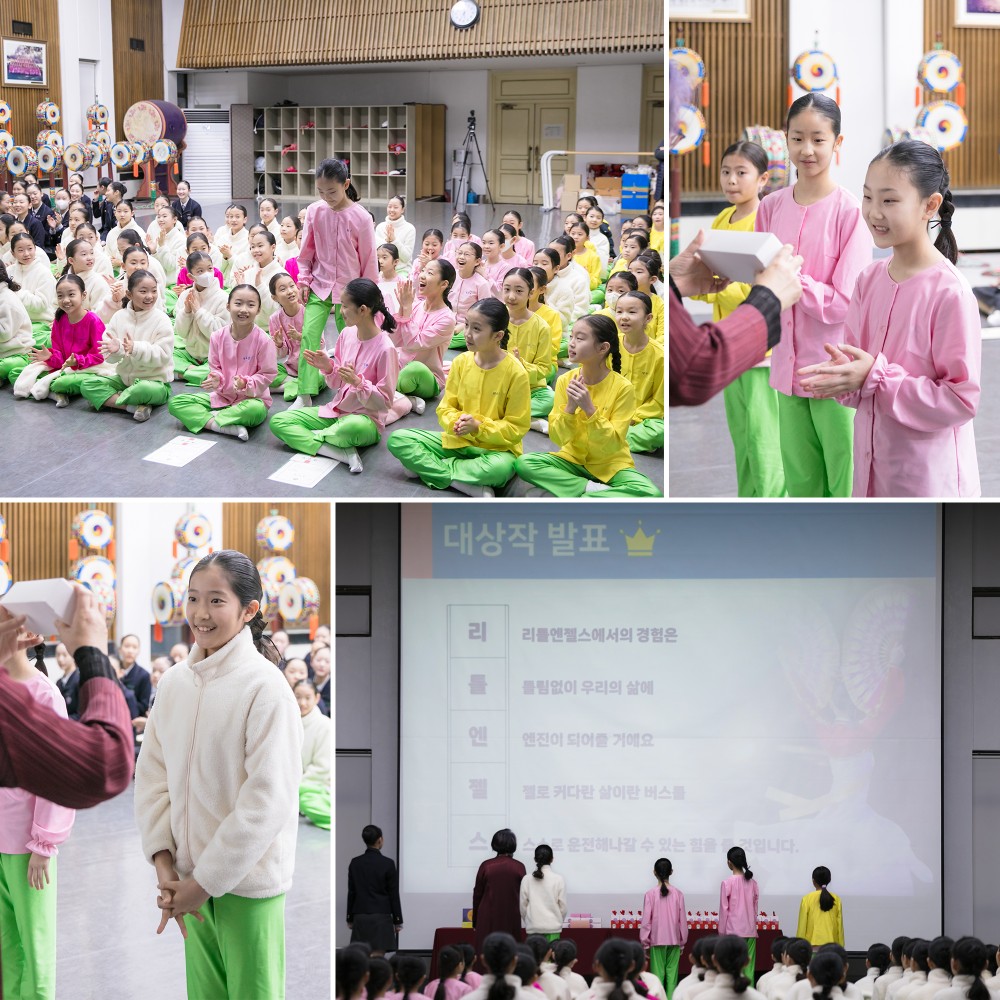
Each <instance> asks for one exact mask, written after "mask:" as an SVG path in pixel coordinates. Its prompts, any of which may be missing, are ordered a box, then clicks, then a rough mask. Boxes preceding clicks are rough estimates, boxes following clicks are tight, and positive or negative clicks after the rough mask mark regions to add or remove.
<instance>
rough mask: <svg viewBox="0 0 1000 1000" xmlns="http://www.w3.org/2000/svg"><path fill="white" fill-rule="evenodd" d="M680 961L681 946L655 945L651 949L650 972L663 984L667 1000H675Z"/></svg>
mask: <svg viewBox="0 0 1000 1000" xmlns="http://www.w3.org/2000/svg"><path fill="white" fill-rule="evenodd" d="M680 960H681V946H680V945H679V944H654V945H653V946H652V947H651V948H650V949H649V971H650V972H652V973H653V975H654V976H656V977H657V978H658V979H659V980H660V982H661V983H663V989H664V990H665V991H666V994H667V1000H673V996H674V990H675V989H676V987H677V969H678V966H679V964H680Z"/></svg>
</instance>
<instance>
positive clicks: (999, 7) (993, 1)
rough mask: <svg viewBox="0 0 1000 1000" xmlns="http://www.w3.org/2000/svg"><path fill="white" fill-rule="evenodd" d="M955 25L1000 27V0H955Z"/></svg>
mask: <svg viewBox="0 0 1000 1000" xmlns="http://www.w3.org/2000/svg"><path fill="white" fill-rule="evenodd" d="M672 2H673V0H671V5H672ZM955 25H956V27H964V28H1000V0H955Z"/></svg>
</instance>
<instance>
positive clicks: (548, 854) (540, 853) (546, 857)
mask: <svg viewBox="0 0 1000 1000" xmlns="http://www.w3.org/2000/svg"><path fill="white" fill-rule="evenodd" d="M551 864H552V848H551V847H549V845H548V844H539V845H538V846H537V847H536V848H535V870H534V871H533V872H532V873H531V877H532V878H537V879H538V880H539V881H541V880H542V879H544V878H545V872H543V871H542V868H544V867H545V865H551ZM536 957H537V956H536Z"/></svg>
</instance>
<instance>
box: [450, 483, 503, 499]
mask: <svg viewBox="0 0 1000 1000" xmlns="http://www.w3.org/2000/svg"><path fill="white" fill-rule="evenodd" d="M451 488H452V489H453V490H456V491H457V492H459V493H464V494H465V496H467V497H495V496H496V493H494V492H493V487H492V486H477V485H476V484H475V483H463V482H462V481H461V480H460V479H453V480H452V481H451Z"/></svg>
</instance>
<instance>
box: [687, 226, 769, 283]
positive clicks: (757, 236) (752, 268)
mask: <svg viewBox="0 0 1000 1000" xmlns="http://www.w3.org/2000/svg"><path fill="white" fill-rule="evenodd" d="M781 247H782V243H781V240H779V239H778V237H777V236H775V235H774V233H740V232H732V231H729V230H725V229H712V230H710V231H709V232H707V233H706V234H705V241H704V242H703V243H702V245H701V247H700V248H699V249H698V256H699V257H701V259H702V260H703V261H704V262H705V263H706V264H707V265H708V267H709V268H710V269H711V270H712V272H713V273H715V274H718V275H720V276H721V277H723V278H728V279H729V280H730V281H741V282H743V283H745V284H747V285H752V284H753V283H754V278H755V277H756V275H757V274H758V273H759V272H760V271H763V270H764V268H766V267H767V265H768V264H770V263H771V261H772V260H774V258H775V256H776V255H777V253H778V251H779V250H781Z"/></svg>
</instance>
